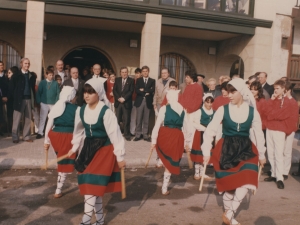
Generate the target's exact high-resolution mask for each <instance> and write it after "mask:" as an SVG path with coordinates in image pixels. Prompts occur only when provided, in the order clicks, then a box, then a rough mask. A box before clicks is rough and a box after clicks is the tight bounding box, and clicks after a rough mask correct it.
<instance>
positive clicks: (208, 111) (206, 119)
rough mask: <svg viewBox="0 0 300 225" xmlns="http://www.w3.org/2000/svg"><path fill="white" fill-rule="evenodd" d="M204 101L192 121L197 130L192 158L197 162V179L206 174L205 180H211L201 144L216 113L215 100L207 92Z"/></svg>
mask: <svg viewBox="0 0 300 225" xmlns="http://www.w3.org/2000/svg"><path fill="white" fill-rule="evenodd" d="M203 102H204V104H203V107H202V108H201V109H199V110H197V111H196V112H195V113H193V121H192V123H193V127H194V129H195V132H194V140H193V144H192V150H191V160H192V161H193V162H195V175H194V179H195V180H200V179H201V177H202V176H204V179H205V180H211V178H210V177H209V176H207V175H206V174H204V168H203V166H202V163H203V153H202V150H201V148H200V146H201V144H202V143H203V133H204V131H205V129H206V127H207V126H208V124H209V123H210V121H211V120H212V118H213V116H214V113H215V112H214V111H213V109H212V104H213V102H214V98H213V96H212V94H211V93H208V94H205V95H204V97H203Z"/></svg>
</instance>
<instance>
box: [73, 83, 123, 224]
mask: <svg viewBox="0 0 300 225" xmlns="http://www.w3.org/2000/svg"><path fill="white" fill-rule="evenodd" d="M102 95H105V93H104V91H103V83H102V81H101V80H100V79H97V78H92V79H90V80H88V81H87V82H86V83H85V85H84V99H85V101H86V103H87V105H83V106H82V107H81V108H80V109H78V110H77V111H76V119H75V129H74V135H73V140H72V144H73V148H72V149H71V150H70V152H69V154H73V153H75V152H77V151H78V150H79V149H81V152H80V153H79V156H78V158H77V159H76V161H75V169H76V170H77V171H78V176H77V178H78V185H79V190H80V194H81V195H84V203H85V204H84V215H83V217H82V221H81V225H85V224H91V219H92V214H93V210H94V211H95V215H96V223H94V224H93V225H100V224H104V215H103V205H102V196H103V195H104V193H108V192H120V191H121V176H120V168H124V167H125V161H124V155H125V149H124V138H123V137H122V134H121V131H120V127H119V125H118V122H117V118H116V116H115V115H114V113H113V112H112V111H111V110H110V109H109V108H108V107H107V106H106V105H105V104H104V103H103V102H102V101H100V100H101V99H103V96H102ZM83 140H84V144H83V147H82V148H81V143H82V142H83Z"/></svg>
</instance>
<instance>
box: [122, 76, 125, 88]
mask: <svg viewBox="0 0 300 225" xmlns="http://www.w3.org/2000/svg"><path fill="white" fill-rule="evenodd" d="M124 86H125V79H123V82H122V91H123V90H124Z"/></svg>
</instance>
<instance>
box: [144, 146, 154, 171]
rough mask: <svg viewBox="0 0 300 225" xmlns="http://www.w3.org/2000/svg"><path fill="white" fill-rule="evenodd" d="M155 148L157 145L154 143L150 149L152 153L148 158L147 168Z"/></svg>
mask: <svg viewBox="0 0 300 225" xmlns="http://www.w3.org/2000/svg"><path fill="white" fill-rule="evenodd" d="M154 148H155V145H152V146H151V149H150V154H149V157H148V160H147V162H146V165H145V168H147V166H148V163H149V161H150V159H151V156H152V152H153V150H154Z"/></svg>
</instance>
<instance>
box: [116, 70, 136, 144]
mask: <svg viewBox="0 0 300 225" xmlns="http://www.w3.org/2000/svg"><path fill="white" fill-rule="evenodd" d="M120 74H121V77H118V78H116V81H115V85H114V88H113V94H114V98H115V108H116V115H117V119H118V123H119V124H120V123H121V121H123V125H124V137H125V139H126V140H127V141H130V140H131V138H130V114H131V109H132V93H133V90H134V80H133V79H132V78H130V77H128V69H127V67H121V69H120Z"/></svg>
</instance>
